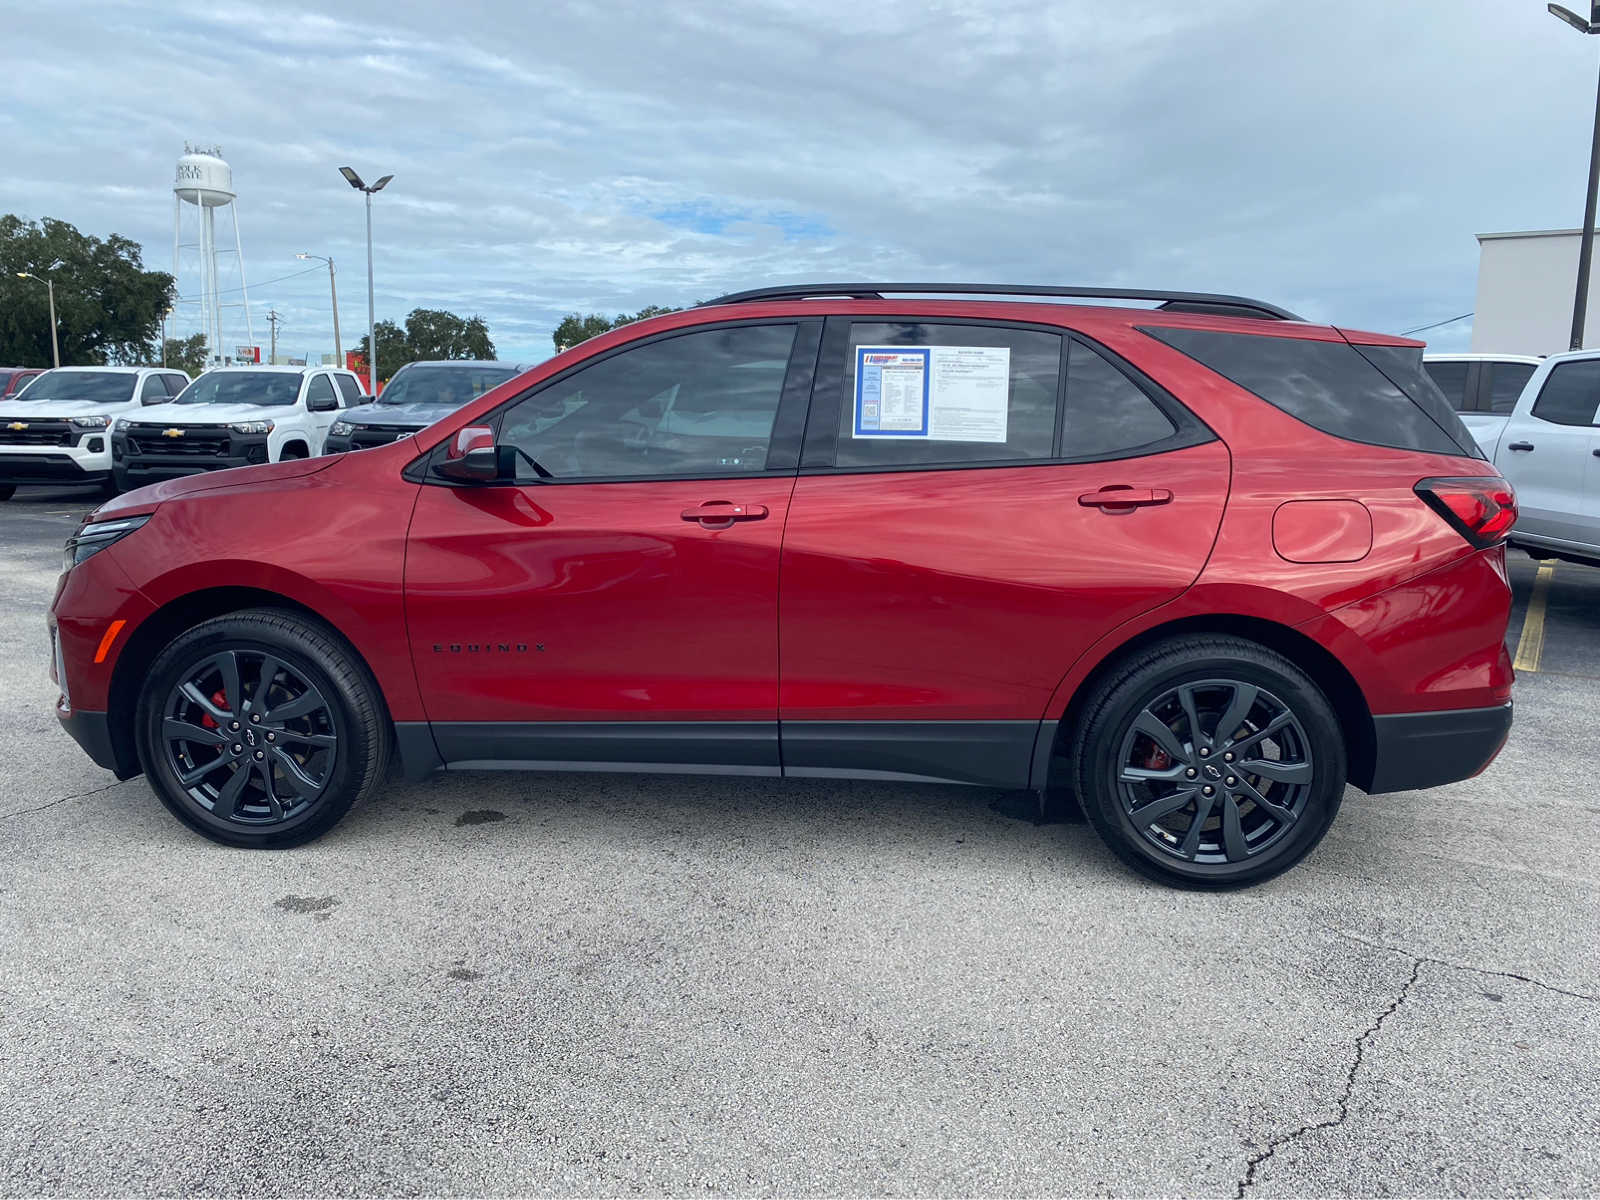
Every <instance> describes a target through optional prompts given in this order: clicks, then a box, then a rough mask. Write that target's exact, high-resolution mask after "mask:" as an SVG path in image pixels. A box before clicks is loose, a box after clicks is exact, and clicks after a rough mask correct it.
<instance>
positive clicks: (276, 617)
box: [135, 609, 390, 849]
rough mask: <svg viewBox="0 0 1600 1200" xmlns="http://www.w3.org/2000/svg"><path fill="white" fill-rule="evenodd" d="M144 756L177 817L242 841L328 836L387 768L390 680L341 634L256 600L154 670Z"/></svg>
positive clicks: (213, 623)
mask: <svg viewBox="0 0 1600 1200" xmlns="http://www.w3.org/2000/svg"><path fill="white" fill-rule="evenodd" d="M135 722H136V725H135V733H136V742H137V746H138V751H139V760H140V763H141V765H142V766H143V767H144V772H145V776H146V777H147V778H148V779H149V780H150V783H151V786H152V787H154V788H155V790H156V794H157V795H159V796H160V797H161V800H162V803H164V804H165V805H166V806H167V808H168V809H170V810H171V811H172V813H173V814H174V815H175V816H177V817H178V818H179V819H180V820H181V821H183V822H184V823H185V824H187V825H188V826H189V827H190V828H192V829H194V830H196V831H197V832H199V833H202V834H204V835H205V836H206V837H208V838H211V839H212V840H214V841H218V842H222V843H224V844H226V845H230V846H243V847H249V848H254V849H268V848H277V847H286V846H295V845H299V844H301V843H303V842H308V841H310V840H312V839H313V838H316V837H319V836H321V835H322V834H323V833H325V832H327V831H328V830H329V829H330V828H332V827H333V826H334V825H335V824H336V823H337V822H338V821H339V819H340V818H342V817H343V816H344V815H345V813H347V812H348V811H349V810H350V808H351V807H352V806H353V805H355V804H356V803H358V802H359V801H361V800H364V799H366V798H367V797H368V796H369V795H370V794H371V793H372V792H373V791H374V790H375V789H376V788H377V786H378V784H379V783H380V781H381V780H382V778H383V770H384V766H385V764H387V762H388V759H389V745H390V732H389V725H388V721H387V720H386V718H385V715H384V712H383V707H382V703H381V701H380V699H379V695H378V689H377V684H376V681H374V680H373V679H372V677H371V674H370V673H369V672H368V671H367V669H366V667H365V666H364V664H362V663H361V662H360V660H359V659H358V658H357V657H356V656H355V654H354V653H353V652H352V651H351V650H350V648H349V647H348V646H347V645H345V643H344V642H343V641H342V639H340V638H339V637H338V635H336V634H335V633H333V631H332V630H330V629H328V628H327V627H326V626H324V625H322V624H321V623H320V622H318V621H315V620H313V619H311V618H308V617H304V616H302V615H300V614H298V613H292V612H283V611H278V610H273V609H251V610H247V611H244V612H238V613H230V614H228V615H226V616H221V617H217V618H214V619H212V620H209V621H205V622H203V623H201V624H199V625H196V626H195V627H194V628H192V629H189V630H187V631H186V632H184V633H182V634H180V635H179V636H178V637H177V638H175V639H174V640H173V641H172V642H171V644H170V645H168V646H167V647H166V649H164V650H162V651H161V653H160V654H159V655H157V656H156V659H155V662H154V663H152V664H151V667H150V670H149V671H148V673H147V674H146V678H145V684H144V688H143V690H142V691H141V693H140V696H139V704H138V710H137V712H136V714H135Z"/></svg>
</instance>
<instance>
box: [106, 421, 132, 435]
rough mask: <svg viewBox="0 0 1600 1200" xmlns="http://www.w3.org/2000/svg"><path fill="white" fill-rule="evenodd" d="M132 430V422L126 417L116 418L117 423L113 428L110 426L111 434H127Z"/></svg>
mask: <svg viewBox="0 0 1600 1200" xmlns="http://www.w3.org/2000/svg"><path fill="white" fill-rule="evenodd" d="M132 428H133V422H132V421H130V420H128V418H127V417H118V418H117V423H116V424H115V425H114V426H112V430H111V431H112V432H113V433H126V432H128V430H130V429H132Z"/></svg>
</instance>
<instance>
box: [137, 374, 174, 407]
mask: <svg viewBox="0 0 1600 1200" xmlns="http://www.w3.org/2000/svg"><path fill="white" fill-rule="evenodd" d="M170 399H172V397H171V396H170V395H169V394H168V393H167V385H166V384H165V383H163V382H162V381H161V376H159V375H146V376H145V377H144V386H143V387H141V388H140V389H139V403H140V404H165V403H166V402H167V401H168V400H170Z"/></svg>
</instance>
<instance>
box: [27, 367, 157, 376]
mask: <svg viewBox="0 0 1600 1200" xmlns="http://www.w3.org/2000/svg"><path fill="white" fill-rule="evenodd" d="M27 369H28V368H26V367H24V368H23V370H27ZM34 369H37V368H34ZM50 370H51V371H114V372H116V373H117V374H118V375H135V374H137V373H138V372H140V371H177V370H178V368H177V367H51V368H50ZM179 373H180V374H181V372H179Z"/></svg>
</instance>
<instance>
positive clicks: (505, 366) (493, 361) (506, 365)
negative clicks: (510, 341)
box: [396, 358, 532, 374]
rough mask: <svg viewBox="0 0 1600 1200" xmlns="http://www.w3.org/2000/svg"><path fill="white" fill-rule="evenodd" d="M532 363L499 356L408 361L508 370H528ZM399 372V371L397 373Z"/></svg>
mask: <svg viewBox="0 0 1600 1200" xmlns="http://www.w3.org/2000/svg"><path fill="white" fill-rule="evenodd" d="M531 365H532V364H531V363H518V362H503V361H502V360H500V359H498V358H427V359H418V360H417V361H415V362H408V363H406V364H405V366H407V367H498V368H500V369H502V370H506V371H526V370H527V369H528V367H529V366H531ZM398 373H399V372H398V371H397V372H396V374H398Z"/></svg>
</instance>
